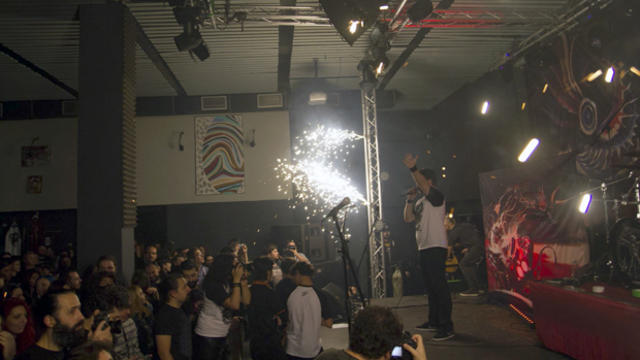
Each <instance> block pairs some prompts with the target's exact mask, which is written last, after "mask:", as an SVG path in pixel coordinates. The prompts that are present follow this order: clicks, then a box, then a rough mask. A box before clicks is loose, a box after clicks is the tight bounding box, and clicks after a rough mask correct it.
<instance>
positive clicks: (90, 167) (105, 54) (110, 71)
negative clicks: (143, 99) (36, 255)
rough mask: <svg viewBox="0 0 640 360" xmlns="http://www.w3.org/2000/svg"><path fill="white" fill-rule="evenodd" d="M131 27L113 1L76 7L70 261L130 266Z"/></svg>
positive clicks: (127, 274)
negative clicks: (74, 229)
mask: <svg viewBox="0 0 640 360" xmlns="http://www.w3.org/2000/svg"><path fill="white" fill-rule="evenodd" d="M135 50H136V47H135V27H134V19H133V16H132V15H131V13H130V12H129V9H127V7H125V6H122V5H121V4H117V3H107V4H98V5H82V6H80V66H79V92H80V104H79V121H78V264H79V266H80V268H81V270H82V269H84V267H86V266H87V265H91V264H95V262H96V260H97V259H98V258H99V257H100V256H101V255H111V256H113V257H115V258H116V262H117V267H118V272H119V273H120V274H121V275H124V278H125V279H126V280H127V282H128V281H129V280H130V279H131V275H132V274H133V269H134V258H133V256H134V255H133V253H134V238H133V233H134V228H135V225H136V206H135V200H136V185H135V184H136V181H135V179H136V176H135V158H136V154H135V99H136V98H135V95H136V94H135Z"/></svg>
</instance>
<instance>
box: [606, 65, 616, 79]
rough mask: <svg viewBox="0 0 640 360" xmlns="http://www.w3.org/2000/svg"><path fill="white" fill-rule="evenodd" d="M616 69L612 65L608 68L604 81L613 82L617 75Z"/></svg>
mask: <svg viewBox="0 0 640 360" xmlns="http://www.w3.org/2000/svg"><path fill="white" fill-rule="evenodd" d="M615 74H616V71H615V69H614V68H613V66H612V67H610V68H608V69H607V74H606V75H605V76H604V81H606V82H608V83H611V82H612V81H613V77H614V76H615Z"/></svg>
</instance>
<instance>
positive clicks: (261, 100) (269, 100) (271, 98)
mask: <svg viewBox="0 0 640 360" xmlns="http://www.w3.org/2000/svg"><path fill="white" fill-rule="evenodd" d="M282 106H283V103H282V94H280V93H275V94H258V109H269V108H281V107H282Z"/></svg>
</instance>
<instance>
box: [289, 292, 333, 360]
mask: <svg viewBox="0 0 640 360" xmlns="http://www.w3.org/2000/svg"><path fill="white" fill-rule="evenodd" d="M323 309H325V311H324V312H323ZM287 310H288V311H289V326H288V328H287V349H286V350H287V354H289V355H292V356H297V357H303V358H313V357H315V356H316V355H318V353H319V352H320V349H322V343H321V341H320V326H322V318H323V313H324V314H325V317H328V316H326V301H325V300H324V297H323V296H322V294H321V293H317V292H316V291H315V290H314V289H313V287H311V286H300V285H299V286H298V287H296V289H295V290H293V292H292V293H291V295H289V298H288V299H287Z"/></svg>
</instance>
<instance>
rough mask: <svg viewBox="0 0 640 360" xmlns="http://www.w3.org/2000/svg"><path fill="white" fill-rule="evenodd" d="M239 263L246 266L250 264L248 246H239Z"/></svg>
mask: <svg viewBox="0 0 640 360" xmlns="http://www.w3.org/2000/svg"><path fill="white" fill-rule="evenodd" d="M237 256H238V261H239V262H241V263H242V264H244V265H246V264H248V263H249V250H248V249H247V245H246V244H239V245H238V255H237Z"/></svg>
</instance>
